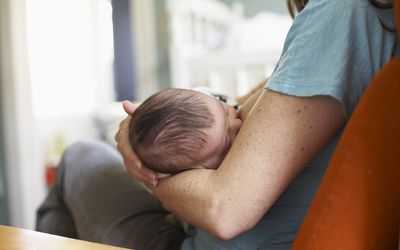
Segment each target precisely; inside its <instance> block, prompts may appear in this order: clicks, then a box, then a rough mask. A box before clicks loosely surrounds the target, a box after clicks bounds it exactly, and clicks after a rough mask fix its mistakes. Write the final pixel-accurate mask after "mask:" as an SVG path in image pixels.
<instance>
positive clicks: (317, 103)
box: [154, 90, 344, 239]
mask: <svg viewBox="0 0 400 250" xmlns="http://www.w3.org/2000/svg"><path fill="white" fill-rule="evenodd" d="M343 124H344V116H343V112H342V109H341V106H340V104H339V103H338V102H337V101H336V100H334V99H333V98H330V97H323V96H318V97H310V98H299V97H293V96H286V95H282V94H279V93H276V92H271V91H265V90H264V92H263V93H262V95H261V96H260V98H259V100H258V101H257V103H256V105H255V106H254V108H253V109H252V110H251V112H250V114H249V116H248V117H247V119H246V121H245V122H244V123H243V126H242V128H241V130H240V132H239V134H238V136H237V138H236V140H235V142H234V144H233V146H232V148H231V150H230V151H229V153H228V155H227V157H226V158H225V160H224V161H223V163H222V164H221V166H220V167H219V168H218V169H217V170H194V171H188V172H185V173H182V174H179V175H177V176H173V177H171V178H168V179H166V180H164V181H161V183H160V185H159V187H158V188H156V189H155V190H154V192H155V195H156V196H157V197H158V198H159V199H160V200H161V202H162V203H163V204H164V206H165V207H166V208H167V209H169V210H171V211H173V212H175V213H176V214H177V215H178V216H179V217H181V218H182V219H184V220H186V221H187V222H189V223H191V224H192V225H194V226H197V227H200V228H203V229H205V230H207V231H209V232H210V233H212V234H214V235H216V236H217V237H220V238H222V239H229V238H232V237H234V236H236V235H238V234H239V233H241V232H243V231H246V230H248V229H250V228H251V227H253V226H254V225H255V224H256V223H257V222H258V221H259V220H260V218H261V217H262V216H263V215H264V214H265V212H266V211H267V210H268V209H269V208H270V207H271V206H272V204H273V203H274V202H275V200H276V199H277V198H278V197H279V195H280V194H281V193H282V192H283V191H284V190H285V188H286V187H287V186H288V185H289V183H290V182H291V181H292V180H293V178H295V176H296V175H297V174H298V173H299V172H300V171H301V170H302V169H303V168H304V167H305V166H306V165H307V163H308V162H310V161H311V159H312V158H313V157H314V156H315V155H316V154H317V153H318V152H319V151H320V150H321V149H322V147H323V146H324V145H325V144H326V143H327V142H328V141H329V140H330V138H331V137H332V136H333V135H334V134H335V133H336V131H338V129H339V128H340V127H342V125H343Z"/></svg>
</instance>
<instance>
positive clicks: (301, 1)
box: [286, 0, 396, 32]
mask: <svg viewBox="0 0 400 250" xmlns="http://www.w3.org/2000/svg"><path fill="white" fill-rule="evenodd" d="M368 2H369V3H370V4H371V5H372V6H374V7H376V8H378V9H390V8H393V1H390V2H387V3H382V2H380V1H377V0H368ZM307 3H308V0H286V4H287V7H288V10H289V13H290V16H291V17H292V18H294V17H295V16H296V14H297V13H299V12H300V11H302V10H303V9H304V7H305V6H306V5H307ZM380 23H381V25H382V27H383V28H384V29H385V30H387V31H390V32H396V29H395V28H393V27H388V26H387V25H386V24H385V23H383V22H382V20H380Z"/></svg>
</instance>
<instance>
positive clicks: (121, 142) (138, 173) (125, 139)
mask: <svg viewBox="0 0 400 250" xmlns="http://www.w3.org/2000/svg"><path fill="white" fill-rule="evenodd" d="M138 106H139V103H132V102H129V101H124V102H123V107H124V110H125V111H126V112H127V113H129V112H132V113H133V112H134V111H135V110H136V108H137V107H138ZM131 119H132V116H131V115H128V116H127V117H126V118H125V119H124V120H122V121H121V123H120V124H119V130H118V132H117V133H116V134H115V141H116V142H117V148H118V150H119V152H120V153H121V155H122V158H123V160H124V164H125V167H126V169H127V171H128V173H129V174H130V175H131V176H133V177H134V178H136V179H137V180H139V181H142V182H145V183H146V185H154V186H156V185H157V184H158V180H157V175H156V172H154V171H152V170H151V169H149V168H147V167H146V166H144V165H143V162H142V161H141V160H140V158H139V157H138V156H137V154H136V152H135V151H134V150H133V149H132V147H131V144H130V141H129V125H130V122H131Z"/></svg>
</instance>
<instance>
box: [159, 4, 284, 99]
mask: <svg viewBox="0 0 400 250" xmlns="http://www.w3.org/2000/svg"><path fill="white" fill-rule="evenodd" d="M167 7H168V13H169V33H170V50H169V53H170V54H169V56H170V68H171V84H172V86H174V87H180V88H193V87H198V86H206V87H209V88H211V89H212V90H213V91H216V92H222V93H226V94H228V95H230V96H232V97H235V96H238V95H242V94H244V93H246V92H247V91H248V90H250V89H251V88H252V87H253V86H254V85H256V84H257V83H258V82H259V81H261V80H263V79H265V78H266V77H268V76H269V74H270V73H271V72H272V70H273V68H274V67H275V64H276V62H277V61H278V59H279V56H280V53H281V50H282V46H283V40H284V36H285V34H286V32H287V29H288V27H289V26H290V23H291V20H290V18H289V17H283V18H281V21H282V22H279V23H278V24H272V23H269V25H268V22H269V21H268V22H267V23H266V25H265V26H266V27H265V31H264V30H263V28H262V27H261V28H262V30H261V31H260V30H258V31H257V30H255V29H254V27H255V25H254V23H255V20H256V19H257V18H256V17H254V18H253V19H252V20H248V19H245V18H244V17H243V6H242V5H241V4H240V3H234V4H233V5H232V6H227V5H225V4H223V3H222V2H219V1H217V0H169V1H168V2H167ZM272 15H274V14H272ZM258 19H259V20H261V19H260V18H258ZM278 19H279V18H275V19H274V20H278ZM252 23H253V25H252V26H251V25H250V24H252ZM276 25H278V26H279V27H282V28H281V30H280V31H279V27H277V26H276ZM256 26H257V25H256ZM259 26H260V25H259ZM267 26H268V27H267ZM268 28H270V29H268ZM271 28H272V29H274V30H271ZM252 29H253V30H252ZM282 29H284V30H282ZM285 29H286V30H285ZM277 30H278V31H279V32H280V34H272V33H273V32H274V31H275V32H276V31H277ZM250 31H252V33H251V34H250V33H249V32H250ZM257 33H259V34H258V35H259V37H258V35H257ZM268 33H271V34H269V35H271V36H273V37H275V36H280V37H279V39H278V40H279V42H278V44H279V45H278V46H277V45H276V43H275V44H265V46H263V45H262V44H261V46H260V44H259V42H258V43H257V41H258V40H259V39H261V38H264V40H265V41H266V43H268V41H269V40H267V39H265V38H266V36H267V35H268ZM282 34H284V35H283V37H282ZM244 36H246V37H244ZM244 38H249V39H247V40H246V39H244ZM261 40H262V39H261ZM275 40H276V39H275ZM244 45H245V46H244ZM254 47H257V48H254Z"/></svg>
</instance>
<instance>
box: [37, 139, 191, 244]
mask: <svg viewBox="0 0 400 250" xmlns="http://www.w3.org/2000/svg"><path fill="white" fill-rule="evenodd" d="M168 215H169V212H168V211H166V210H164V209H163V208H162V206H161V205H160V203H159V202H158V201H157V200H156V199H155V198H154V196H153V195H152V194H151V193H150V192H149V191H148V190H147V189H146V188H145V187H144V186H142V185H141V184H140V183H137V182H135V181H134V180H133V179H132V178H131V177H130V176H128V175H127V173H126V171H125V169H124V167H123V163H122V160H121V156H120V155H119V153H118V152H117V151H116V150H115V149H114V148H112V147H111V146H109V145H106V144H104V143H100V142H81V143H77V144H74V145H72V146H71V147H69V148H68V149H67V150H66V152H65V154H64V156H63V159H62V161H61V163H60V166H59V168H58V174H57V182H56V185H55V186H54V187H53V188H52V189H51V191H50V193H49V194H48V196H47V198H46V200H45V201H44V203H43V204H42V206H41V207H40V208H39V210H38V212H37V225H36V227H37V228H36V229H37V230H38V231H42V232H47V233H52V234H58V235H61V236H67V237H72V238H79V239H83V240H88V241H93V242H99V243H104V244H110V245H115V246H121V247H127V248H135V250H141V249H151V250H157V249H160V250H164V249H180V246H181V244H182V241H183V240H184V238H185V237H186V235H185V233H184V231H183V229H182V227H180V226H179V225H177V224H174V223H171V222H170V221H169V220H167V219H166V218H167V216H168Z"/></svg>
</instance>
